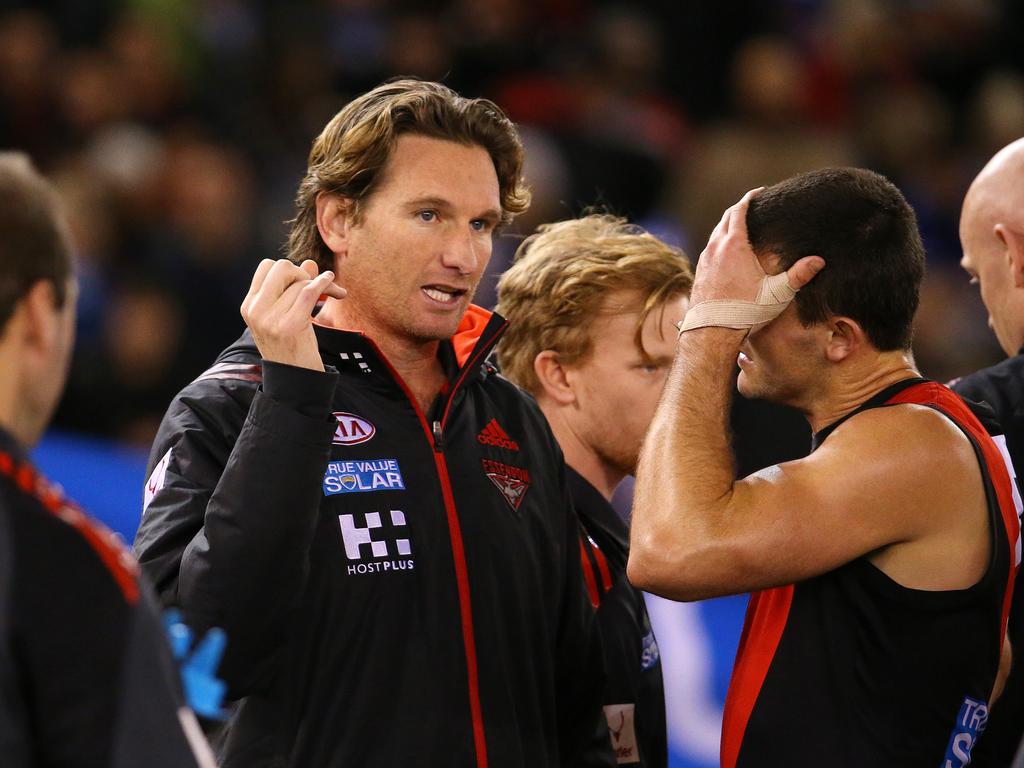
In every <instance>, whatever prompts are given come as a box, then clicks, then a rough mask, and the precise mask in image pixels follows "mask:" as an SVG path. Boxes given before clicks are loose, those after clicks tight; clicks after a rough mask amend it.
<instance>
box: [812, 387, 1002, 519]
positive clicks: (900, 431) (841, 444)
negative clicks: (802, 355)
mask: <svg viewBox="0 0 1024 768" xmlns="http://www.w3.org/2000/svg"><path fill="white" fill-rule="evenodd" d="M819 450H820V451H822V452H836V453H837V455H838V453H839V452H841V454H842V461H843V464H844V465H845V466H847V467H848V468H849V471H850V472H851V474H852V475H853V476H854V479H855V481H857V482H861V483H865V484H867V487H868V489H869V493H870V494H872V495H873V496H876V497H877V498H878V499H879V500H880V501H882V500H884V501H885V502H886V505H887V506H888V507H889V508H896V509H899V510H901V516H902V517H903V519H904V521H905V523H906V525H907V534H908V536H910V537H912V538H916V537H917V536H927V535H929V534H931V533H933V532H934V531H935V530H936V529H944V528H946V527H947V526H946V523H947V522H952V524H953V525H954V526H957V525H962V524H964V523H965V522H967V521H969V520H971V518H973V517H981V516H983V515H984V509H985V493H984V486H983V484H982V478H981V469H980V467H979V465H978V459H977V456H976V454H975V452H974V448H973V446H972V444H971V441H970V439H969V438H968V437H967V435H966V434H965V433H964V432H963V430H961V429H960V427H958V426H957V425H956V424H955V423H954V422H953V421H952V420H951V419H950V418H949V417H947V416H946V415H945V414H943V413H942V412H941V411H939V410H937V409H935V408H932V407H929V406H926V405H918V404H912V403H904V404H899V405H889V406H885V407H879V408H871V409H869V410H866V411H863V412H861V413H858V414H856V415H854V416H853V417H851V418H849V419H847V420H846V421H845V422H843V423H842V424H840V425H839V426H838V427H837V428H836V430H835V432H834V433H833V434H832V435H830V436H829V437H828V439H827V440H826V441H825V442H824V443H823V445H822V446H821V448H820V449H819ZM972 509H976V510H977V515H976V516H975V515H971V514H969V513H965V511H966V510H972ZM978 522H980V520H978V519H974V520H973V521H972V523H973V524H977V523H978Z"/></svg>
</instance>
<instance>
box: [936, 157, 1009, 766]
mask: <svg viewBox="0 0 1024 768" xmlns="http://www.w3.org/2000/svg"><path fill="white" fill-rule="evenodd" d="M960 241H961V242H962V243H963V254H964V255H963V259H962V260H961V262H960V265H961V266H962V267H963V268H964V270H965V271H966V272H967V274H968V275H970V277H971V284H972V285H977V286H978V289H979V291H980V292H981V299H982V301H983V302H984V303H985V307H986V308H987V309H988V312H989V320H988V324H989V327H990V328H991V329H992V330H993V331H994V332H995V335H996V338H998V339H999V343H1000V345H1001V346H1002V348H1003V351H1004V352H1006V354H1007V356H1008V358H1007V359H1006V360H1004V361H1003V362H1001V363H999V364H998V365H994V366H992V367H991V368H986V369H984V370H981V371H978V372H976V373H972V374H971V375H969V376H965V377H964V378H962V379H958V380H956V381H954V382H953V384H952V387H953V389H954V390H955V391H956V392H958V393H959V394H961V395H963V396H964V397H966V398H970V399H971V400H976V401H983V402H985V403H988V404H989V405H990V406H992V408H993V410H994V411H995V412H996V416H997V417H998V419H999V422H1000V425H1001V426H1002V428H1003V434H1004V438H1003V440H1004V443H1003V445H1004V447H1005V448H1006V449H1007V450H1008V451H1009V454H1010V457H1011V458H1012V460H1013V466H1014V468H1015V469H1016V471H1017V472H1020V471H1021V470H1022V469H1024V139H1018V140H1017V141H1015V142H1013V143H1012V144H1010V145H1008V146H1006V147H1004V148H1003V149H1002V150H1001V151H999V152H998V153H997V154H996V155H995V157H993V158H992V159H991V160H990V161H989V162H988V164H987V165H986V166H985V167H984V169H982V171H981V173H979V174H978V177H977V178H976V179H975V180H974V183H973V184H971V187H970V189H969V190H968V192H967V196H966V197H965V198H964V207H963V212H962V214H961V217H960ZM1017 501H1018V504H1019V501H1020V499H1019V496H1018V498H1017ZM1017 512H1018V514H1019V513H1020V508H1019V507H1018V509H1017ZM1018 576H1019V572H1018ZM1010 641H1011V643H1012V646H1013V656H1014V663H1013V665H1012V666H1011V668H1010V677H1009V679H1008V680H1007V683H1006V689H1005V691H1004V693H1003V696H1002V698H1001V699H1000V700H999V705H998V706H996V707H995V708H994V709H993V711H992V716H991V717H990V718H989V723H988V727H987V728H986V733H985V738H984V739H983V740H982V741H981V745H980V747H979V751H978V754H977V757H976V758H974V759H972V761H971V765H976V766H982V768H997V767H999V766H1007V765H1010V763H1011V762H1012V761H1013V757H1014V754H1015V753H1016V751H1017V748H1018V746H1019V745H1020V743H1021V736H1022V734H1024V585H1022V584H1021V583H1020V582H1019V581H1018V583H1017V589H1016V592H1015V594H1014V599H1013V604H1012V606H1011V610H1010Z"/></svg>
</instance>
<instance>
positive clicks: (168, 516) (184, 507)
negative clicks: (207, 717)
mask: <svg viewBox="0 0 1024 768" xmlns="http://www.w3.org/2000/svg"><path fill="white" fill-rule="evenodd" d="M337 378H338V377H337V373H336V372H333V371H328V372H326V373H319V372H315V371H308V370H305V369H300V368H293V367H291V366H286V365H278V364H274V363H267V362H265V363H264V364H263V383H262V387H260V388H259V389H257V390H256V391H255V392H254V393H253V392H252V391H251V388H250V389H249V390H248V391H246V390H242V389H240V388H239V387H237V386H234V383H231V385H228V384H225V383H222V382H220V381H216V380H214V381H209V380H208V381H202V380H200V381H199V382H197V383H196V384H194V385H192V388H189V389H186V390H185V392H183V393H182V395H179V397H178V398H177V399H176V401H175V402H174V403H173V404H172V406H171V409H170V410H169V411H168V414H167V415H166V416H165V418H164V422H163V424H162V425H161V428H160V433H159V436H158V440H157V444H156V445H154V449H153V452H152V454H151V458H150V463H151V465H152V466H153V468H152V470H151V473H152V474H151V477H150V480H149V481H148V484H147V489H146V494H147V506H146V508H145V510H144V514H143V519H142V523H141V525H140V528H139V532H138V534H137V536H136V540H135V548H136V552H137V554H138V556H139V559H140V562H141V563H142V565H143V568H144V569H145V570H146V571H147V573H148V575H150V577H151V578H152V579H153V581H154V583H155V584H156V585H157V588H158V589H159V591H160V595H161V597H162V599H163V601H164V602H165V603H166V604H176V605H179V606H180V607H181V609H182V612H183V614H184V618H185V621H186V622H187V623H188V624H189V625H190V626H191V627H192V628H193V629H194V630H195V631H196V632H197V633H199V634H201V633H203V632H205V631H206V630H207V629H209V628H210V627H220V628H221V629H223V630H224V631H225V632H226V633H227V647H226V649H225V652H224V657H223V660H222V662H221V667H220V670H219V671H218V676H219V677H221V678H222V679H224V680H225V681H226V682H227V683H228V686H229V689H230V692H231V695H232V696H233V697H237V696H244V695H247V694H249V693H252V692H253V691H256V690H259V689H261V688H264V687H265V686H266V685H267V684H268V682H269V680H270V679H271V678H272V675H273V670H274V663H275V656H276V652H277V651H278V650H279V649H280V648H281V646H282V644H283V642H284V638H285V636H286V627H287V619H288V616H289V614H290V612H291V611H292V610H293V609H294V607H295V605H296V603H297V601H298V598H299V596H300V594H301V591H302V588H303V585H304V583H305V579H306V576H307V573H308V554H309V548H310V545H311V541H312V537H313V532H314V529H315V524H316V519H317V514H318V510H319V505H320V499H321V498H322V479H323V473H324V470H325V467H326V465H327V462H328V460H329V457H330V449H331V439H332V436H333V434H334V430H335V428H336V423H335V421H334V419H333V417H332V416H331V403H332V401H333V396H334V390H335V387H336V385H337ZM193 388H195V389H193ZM250 398H251V399H250Z"/></svg>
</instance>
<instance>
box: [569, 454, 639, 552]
mask: <svg viewBox="0 0 1024 768" xmlns="http://www.w3.org/2000/svg"><path fill="white" fill-rule="evenodd" d="M565 476H566V480H567V482H568V485H569V494H570V496H571V497H572V506H573V509H575V510H576V514H577V515H578V516H579V518H580V520H581V521H582V522H583V527H584V528H586V529H587V531H588V532H592V531H593V530H594V528H595V527H596V528H598V529H599V530H600V531H601V532H602V533H604V535H605V536H606V537H610V538H611V539H612V540H614V541H615V543H616V544H617V545H618V546H619V547H620V548H621V549H622V550H623V551H626V550H628V548H629V526H628V525H626V521H625V520H623V519H622V517H621V516H620V515H619V513H618V512H616V511H615V507H613V506H612V505H611V504H609V503H608V500H607V499H606V498H605V497H604V496H602V495H601V492H600V491H599V490H597V488H595V487H594V486H592V485H591V484H590V482H589V481H588V480H587V479H586V478H585V477H583V475H581V474H580V473H579V472H577V471H576V470H575V469H573V468H572V467H570V466H569V465H568V464H566V465H565Z"/></svg>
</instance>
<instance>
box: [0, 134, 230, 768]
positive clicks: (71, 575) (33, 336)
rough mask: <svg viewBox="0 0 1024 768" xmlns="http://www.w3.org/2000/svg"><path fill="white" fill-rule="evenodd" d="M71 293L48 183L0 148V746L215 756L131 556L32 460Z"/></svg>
mask: <svg viewBox="0 0 1024 768" xmlns="http://www.w3.org/2000/svg"><path fill="white" fill-rule="evenodd" d="M77 291H78V286H77V283H76V280H75V277H74V274H73V271H72V264H71V248H70V245H69V243H68V237H67V233H66V224H65V221H64V216H63V213H62V211H61V209H60V206H59V204H58V200H57V196H56V193H55V192H54V190H53V188H52V187H51V186H50V184H49V183H48V182H47V181H45V180H44V179H43V178H42V177H41V176H39V175H38V173H37V172H36V171H35V169H34V168H33V167H32V165H31V163H30V162H29V160H28V158H27V157H26V156H24V155H21V154H16V153H10V152H7V153H0V370H3V376H2V377H0V755H3V763H4V765H5V766H7V767H8V768H28V767H29V766H76V767H78V768H80V767H83V766H96V768H99V767H100V766H103V767H104V768H110V767H120V766H123V768H135V767H136V766H141V765H145V766H155V767H159V766H167V768H182V766H212V765H213V760H212V755H211V754H210V752H209V747H207V746H206V744H205V741H204V740H203V736H202V732H201V731H200V729H199V725H198V723H197V722H196V720H195V717H194V715H193V714H192V713H191V710H189V709H188V708H187V707H186V706H185V704H184V701H183V697H182V693H181V689H180V682H179V681H178V678H177V674H178V673H177V669H176V667H175V666H174V663H173V662H172V660H171V654H170V651H169V650H168V649H167V647H166V644H165V643H166V641H165V638H164V633H163V626H162V623H161V620H160V618H159V616H158V614H157V611H156V603H155V601H154V599H153V597H152V596H151V594H150V592H149V591H148V587H147V586H146V585H145V584H143V583H142V581H141V580H140V578H139V574H138V565H137V564H136V563H135V561H134V560H133V559H132V557H131V554H130V553H129V552H128V550H127V549H126V548H125V547H124V545H123V544H122V543H121V542H120V541H119V540H118V539H117V538H116V537H115V535H114V534H113V533H111V532H110V531H109V530H107V529H106V528H104V527H103V526H102V525H100V524H99V523H98V522H96V521H94V520H92V519H90V518H89V517H87V516H86V514H85V513H84V512H83V511H82V510H81V509H80V508H79V507H78V506H76V505H75V504H74V502H72V501H71V500H69V499H67V498H66V497H65V496H64V495H63V493H62V492H61V490H60V488H59V487H58V486H55V485H53V484H51V483H50V482H48V481H47V480H46V479H45V478H44V477H43V476H42V475H40V474H39V473H38V472H37V471H36V470H35V468H34V467H33V466H32V463H31V461H30V459H29V457H28V453H27V451H28V449H29V448H31V447H32V446H33V445H35V443H36V442H37V441H38V440H39V437H40V436H41V435H42V433H43V431H44V430H45V429H46V425H47V423H48V422H49V420H50V416H51V414H52V413H53V409H54V407H55V406H56V404H57V400H58V399H59V397H60V393H61V391H62V390H63V388H64V380H65V377H66V374H67V368H68V362H69V359H70V355H71V349H72V347H73V346H74V335H75V302H76V298H77Z"/></svg>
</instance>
